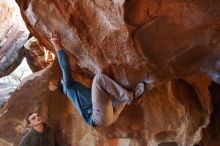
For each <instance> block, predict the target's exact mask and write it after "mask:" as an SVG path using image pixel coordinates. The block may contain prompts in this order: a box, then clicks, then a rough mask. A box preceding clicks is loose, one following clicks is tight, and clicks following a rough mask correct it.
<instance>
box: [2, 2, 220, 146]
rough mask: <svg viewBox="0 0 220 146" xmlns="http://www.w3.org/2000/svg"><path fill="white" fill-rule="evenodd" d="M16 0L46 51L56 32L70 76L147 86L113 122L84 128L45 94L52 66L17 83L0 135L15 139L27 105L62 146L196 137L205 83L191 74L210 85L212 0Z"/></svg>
mask: <svg viewBox="0 0 220 146" xmlns="http://www.w3.org/2000/svg"><path fill="white" fill-rule="evenodd" d="M17 2H18V4H19V6H20V8H21V14H22V17H23V19H24V21H25V23H26V24H27V27H28V29H29V30H30V32H31V33H32V34H33V35H34V36H35V37H36V38H37V39H38V40H39V41H41V43H43V44H44V46H45V47H46V48H48V49H50V50H51V51H54V50H53V48H52V45H51V44H50V42H49V41H48V36H49V34H50V33H51V32H52V31H54V30H57V31H58V32H59V34H60V36H61V38H62V46H63V47H64V50H65V51H66V52H67V53H68V56H69V58H70V64H71V67H72V72H73V74H74V75H75V76H74V77H76V79H78V80H80V81H82V82H83V83H85V84H86V85H89V84H90V82H91V78H92V77H93V75H94V74H95V73H97V72H103V73H106V74H107V75H109V76H110V77H112V78H113V79H115V80H116V81H117V82H119V83H120V84H121V85H123V86H124V87H127V88H130V89H132V88H133V87H134V86H135V85H136V84H137V83H138V82H139V81H141V80H144V79H146V80H148V81H149V82H150V83H152V84H153V85H155V86H156V87H155V88H154V89H153V90H150V91H148V92H145V94H144V98H143V101H142V103H141V105H139V106H137V105H131V106H129V107H126V108H125V110H124V111H123V112H122V115H121V116H120V117H119V119H118V120H117V122H116V123H114V124H113V125H111V126H110V127H108V128H103V129H93V128H91V127H88V126H87V125H86V124H85V123H84V122H83V121H82V118H80V116H79V114H78V113H77V112H76V110H75V108H74V107H72V104H71V103H70V102H69V101H68V99H67V98H66V97H65V96H63V95H61V94H60V93H59V92H58V91H57V90H56V91H49V87H50V86H51V84H53V82H55V81H56V80H59V79H60V78H61V77H60V71H59V70H58V65H57V62H55V63H54V64H53V66H50V67H48V68H47V69H45V70H43V71H41V72H37V73H35V74H34V75H33V76H32V77H31V78H29V79H28V80H27V81H26V82H23V83H22V84H21V85H20V88H19V89H17V90H16V92H14V94H13V96H12V98H11V99H10V100H9V102H8V104H7V105H6V106H5V107H4V108H3V109H2V110H1V114H0V115H1V117H0V120H1V121H2V122H1V123H0V137H1V138H2V139H4V140H6V141H8V142H9V143H15V144H17V143H18V142H19V140H20V138H21V136H22V135H23V134H24V133H25V124H26V123H25V120H24V117H25V114H27V113H28V112H30V111H33V110H36V111H39V112H41V113H44V115H43V116H44V118H45V119H48V122H49V124H50V125H51V126H52V127H54V128H55V130H56V131H57V132H59V141H60V143H65V144H67V145H68V146H69V145H70V146H73V145H89V144H90V145H95V146H102V145H106V146H108V145H109V146H110V145H116V146H117V145H118V146H122V145H123V146H124V145H132V146H142V145H143V146H146V145H149V146H157V145H158V144H159V145H160V146H161V145H162V146H163V145H169V144H170V145H171V144H173V145H175V143H176V144H178V145H180V146H192V145H194V144H196V143H199V141H200V139H201V138H202V134H201V131H202V128H205V127H206V126H207V124H208V123H209V119H210V115H211V111H212V107H211V105H212V102H211V97H210V94H209V91H208V86H209V85H210V83H211V80H209V79H208V77H206V76H205V75H201V74H198V73H202V74H206V75H208V76H209V77H210V78H211V79H212V80H213V81H215V82H218V83H220V81H219V71H220V70H219V59H220V56H219V52H220V48H219V45H220V44H219V18H220V11H219V8H220V1H217V0H210V1H207V0H187V1H182V0H172V1H168V0H167V1H165V0H157V1H153V0H129V1H124V0H120V1H107V0H91V1H88V0H80V1H74V0H65V1H60V0H44V1H38V0H31V1H30V0H17ZM76 74H81V75H82V76H79V75H76ZM189 75H191V76H189ZM192 75H193V76H192ZM21 105H25V106H21ZM207 133H208V132H207ZM204 140H205V139H204ZM169 142H170V143H169ZM201 145H202V142H201ZM210 146H211V145H210Z"/></svg>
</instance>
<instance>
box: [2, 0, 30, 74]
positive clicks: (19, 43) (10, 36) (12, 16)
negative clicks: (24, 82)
mask: <svg viewBox="0 0 220 146" xmlns="http://www.w3.org/2000/svg"><path fill="white" fill-rule="evenodd" d="M0 8H1V9H0V22H1V23H0V77H3V76H5V75H8V74H9V73H11V72H12V71H13V70H14V69H15V68H16V67H17V66H18V65H19V64H20V62H21V60H22V59H23V55H24V51H23V50H22V47H23V45H24V43H25V41H26V40H27V38H28V36H29V31H28V30H27V28H26V26H25V24H24V22H23V20H22V18H21V14H20V11H19V7H18V6H17V4H16V2H15V1H14V0H9V1H8V0H1V1H0Z"/></svg>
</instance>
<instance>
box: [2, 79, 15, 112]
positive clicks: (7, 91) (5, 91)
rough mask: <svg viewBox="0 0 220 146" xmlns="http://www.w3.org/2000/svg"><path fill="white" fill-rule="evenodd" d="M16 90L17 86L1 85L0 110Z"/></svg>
mask: <svg viewBox="0 0 220 146" xmlns="http://www.w3.org/2000/svg"><path fill="white" fill-rule="evenodd" d="M15 89H16V85H13V84H6V83H0V91H1V92H0V108H2V107H3V105H4V104H5V103H6V102H7V100H8V99H9V98H10V96H11V93H13V92H14V90H15Z"/></svg>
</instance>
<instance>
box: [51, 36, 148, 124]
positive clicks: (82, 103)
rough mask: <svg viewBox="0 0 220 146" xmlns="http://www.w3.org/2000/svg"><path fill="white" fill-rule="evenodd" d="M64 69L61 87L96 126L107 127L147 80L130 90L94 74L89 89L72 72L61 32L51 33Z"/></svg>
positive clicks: (99, 74) (105, 77) (102, 75)
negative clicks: (73, 76)
mask: <svg viewBox="0 0 220 146" xmlns="http://www.w3.org/2000/svg"><path fill="white" fill-rule="evenodd" d="M50 41H51V43H52V44H53V46H54V48H55V50H56V52H57V56H58V61H59V64H60V67H61V70H62V74H63V79H62V81H61V83H60V84H59V88H60V89H61V91H62V92H63V93H64V94H66V95H67V96H68V98H69V99H70V100H71V102H72V103H73V105H74V106H75V107H76V109H77V110H78V111H79V113H80V115H81V116H82V117H83V119H84V120H85V121H86V122H87V123H88V124H89V125H91V126H93V127H106V126H109V125H111V124H112V123H113V122H115V120H116V119H117V118H118V116H119V114H120V112H121V111H122V109H123V108H124V106H125V105H126V104H127V105H130V104H131V103H132V102H133V101H134V100H137V99H139V98H140V97H141V95H142V94H143V93H144V88H145V85H146V84H145V83H144V82H141V83H139V84H138V85H137V86H136V88H135V89H134V91H128V90H126V89H124V88H123V87H122V86H120V85H119V84H118V83H116V82H115V81H114V80H112V79H111V78H109V77H108V76H106V75H104V74H101V73H98V74H96V75H95V77H94V79H93V82H92V88H91V89H89V88H87V87H85V86H84V85H82V84H81V83H79V82H77V81H75V80H74V79H73V78H72V76H71V70H70V66H69V63H68V59H67V56H66V54H65V53H64V51H63V50H62V47H61V41H60V38H59V35H58V34H57V33H56V32H55V33H52V36H51V38H50Z"/></svg>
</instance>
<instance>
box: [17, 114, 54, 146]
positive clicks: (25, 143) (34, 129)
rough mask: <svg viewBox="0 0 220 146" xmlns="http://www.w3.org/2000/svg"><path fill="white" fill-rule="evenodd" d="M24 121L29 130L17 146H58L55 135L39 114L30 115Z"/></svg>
mask: <svg viewBox="0 0 220 146" xmlns="http://www.w3.org/2000/svg"><path fill="white" fill-rule="evenodd" d="M26 120H27V123H28V125H29V126H30V127H31V130H30V131H28V133H26V134H25V135H24V136H23V137H22V139H21V142H20V145H19V146H58V144H57V140H56V136H55V133H54V132H53V131H52V129H50V127H49V126H48V125H47V124H46V123H43V121H42V118H41V116H40V115H39V114H37V113H35V112H33V113H30V114H29V115H28V116H27V119H26Z"/></svg>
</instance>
